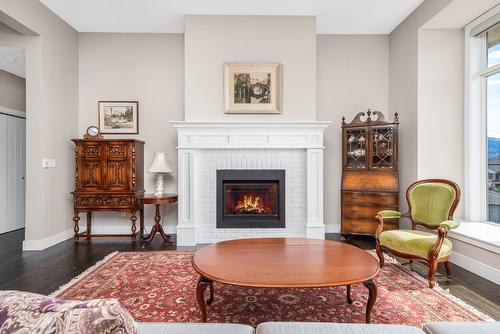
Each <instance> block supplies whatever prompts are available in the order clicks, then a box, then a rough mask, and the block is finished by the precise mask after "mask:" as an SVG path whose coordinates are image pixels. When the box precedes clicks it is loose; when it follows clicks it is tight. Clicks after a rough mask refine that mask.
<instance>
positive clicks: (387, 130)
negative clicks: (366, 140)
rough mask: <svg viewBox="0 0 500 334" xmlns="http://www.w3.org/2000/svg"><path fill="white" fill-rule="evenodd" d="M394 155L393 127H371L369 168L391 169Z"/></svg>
mask: <svg viewBox="0 0 500 334" xmlns="http://www.w3.org/2000/svg"><path fill="white" fill-rule="evenodd" d="M394 155H395V152H394V128H393V127H392V126H391V127H372V129H371V159H370V160H371V161H370V168H372V169H393V168H394Z"/></svg>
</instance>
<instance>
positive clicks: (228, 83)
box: [224, 63, 281, 114]
mask: <svg viewBox="0 0 500 334" xmlns="http://www.w3.org/2000/svg"><path fill="white" fill-rule="evenodd" d="M224 97H225V110H226V111H225V112H226V113H235V114H279V113H281V64H279V63H225V64H224Z"/></svg>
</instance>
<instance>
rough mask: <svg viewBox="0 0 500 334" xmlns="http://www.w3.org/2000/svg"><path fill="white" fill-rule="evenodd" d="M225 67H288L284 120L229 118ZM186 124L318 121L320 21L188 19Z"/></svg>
mask: <svg viewBox="0 0 500 334" xmlns="http://www.w3.org/2000/svg"><path fill="white" fill-rule="evenodd" d="M224 62H279V63H282V65H283V103H282V109H283V113H282V114H281V115H234V114H232V115H229V114H224V94H223V89H222V87H223V64H224ZM185 63H186V66H185V68H186V73H185V85H186V86H185V87H186V90H185V112H186V113H185V119H186V120H191V121H192V120H198V121H200V120H204V121H210V120H214V121H221V120H226V121H228V120H266V121H283V120H289V121H291V120H299V121H304V120H316V19H315V17H312V16H190V15H188V16H186V17H185Z"/></svg>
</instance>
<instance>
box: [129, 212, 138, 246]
mask: <svg viewBox="0 0 500 334" xmlns="http://www.w3.org/2000/svg"><path fill="white" fill-rule="evenodd" d="M135 213H136V212H135V211H132V216H131V217H130V220H131V221H132V229H131V231H132V240H135V238H136V235H135V234H136V232H137V226H135V222H136V221H137V216H136V215H135Z"/></svg>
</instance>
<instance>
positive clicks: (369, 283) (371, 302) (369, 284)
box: [363, 279, 377, 323]
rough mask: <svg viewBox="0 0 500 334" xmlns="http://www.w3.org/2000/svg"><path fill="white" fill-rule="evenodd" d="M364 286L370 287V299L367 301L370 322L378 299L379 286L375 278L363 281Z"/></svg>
mask: <svg viewBox="0 0 500 334" xmlns="http://www.w3.org/2000/svg"><path fill="white" fill-rule="evenodd" d="M363 284H364V286H365V287H366V288H367V289H368V301H367V302H366V318H365V321H366V323H370V314H371V312H372V308H373V305H374V304H375V300H377V286H376V285H375V282H374V281H373V280H371V279H370V280H368V281H365V282H363Z"/></svg>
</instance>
